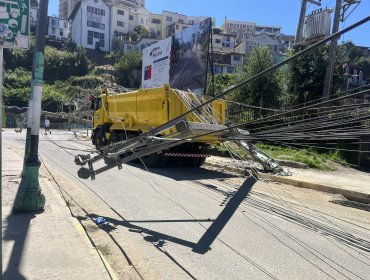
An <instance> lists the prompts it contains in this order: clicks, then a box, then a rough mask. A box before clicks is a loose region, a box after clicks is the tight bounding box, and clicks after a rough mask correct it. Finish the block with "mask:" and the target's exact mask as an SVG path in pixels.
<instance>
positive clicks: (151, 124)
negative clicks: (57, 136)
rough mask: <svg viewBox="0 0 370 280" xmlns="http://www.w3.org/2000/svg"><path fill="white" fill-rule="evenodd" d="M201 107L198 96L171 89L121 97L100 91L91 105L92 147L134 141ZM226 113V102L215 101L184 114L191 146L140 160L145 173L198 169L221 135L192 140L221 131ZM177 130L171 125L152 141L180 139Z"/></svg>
mask: <svg viewBox="0 0 370 280" xmlns="http://www.w3.org/2000/svg"><path fill="white" fill-rule="evenodd" d="M204 101H205V97H204V96H202V95H198V94H193V93H191V92H184V91H179V90H175V89H171V88H170V87H169V86H168V85H164V86H163V87H160V88H150V89H139V90H137V91H131V92H123V93H110V92H109V91H108V89H104V90H103V91H102V94H101V95H100V96H99V98H96V99H93V100H92V102H93V103H92V105H93V106H92V107H93V109H94V110H95V112H94V119H93V133H92V136H91V139H92V143H93V144H94V145H95V146H96V148H97V149H98V150H100V149H102V148H103V147H104V146H107V145H110V144H112V143H118V142H122V141H125V140H128V139H133V138H136V137H138V136H140V135H142V134H145V133H147V132H150V131H152V130H153V129H154V128H157V127H161V126H163V125H165V124H166V123H168V122H169V121H171V120H173V119H175V118H176V117H178V116H180V115H182V114H183V113H185V112H187V111H189V110H190V109H192V108H194V107H196V106H197V105H199V104H201V103H203V102H204ZM226 110H227V102H226V101H225V100H221V99H217V100H214V101H212V102H211V103H210V104H208V105H207V106H204V107H202V108H201V109H199V110H196V111H194V112H192V113H190V114H188V115H187V116H186V121H185V122H184V125H186V127H187V128H188V130H187V132H188V133H187V134H186V137H187V138H188V139H189V141H185V143H181V144H180V145H176V146H173V147H170V148H168V149H165V150H158V151H156V152H153V153H152V154H150V155H145V156H143V157H140V158H141V159H142V160H143V161H144V163H145V164H146V165H147V166H148V167H156V166H163V165H165V164H166V163H171V164H180V165H182V166H198V167H199V166H201V165H202V164H203V163H204V161H205V158H206V157H207V156H208V155H207V148H208V147H209V145H210V144H213V143H220V142H221V140H220V137H219V136H220V135H217V133H216V134H212V135H207V136H203V137H199V138H196V139H194V141H192V140H190V139H191V138H192V137H194V136H197V135H200V134H204V133H205V132H206V131H210V130H219V129H222V128H224V127H225V126H223V125H224V124H225V121H226ZM189 124H190V125H191V128H190V127H189ZM184 125H183V126H184ZM181 127H182V126H181V125H179V124H177V125H170V126H169V127H168V128H167V129H164V130H161V131H160V132H159V133H157V134H156V135H155V136H158V137H161V138H162V139H164V138H166V139H172V140H173V139H179V138H180V137H182V138H183V137H184V134H183V133H181V132H180V130H182V131H183V129H181ZM189 131H190V133H189Z"/></svg>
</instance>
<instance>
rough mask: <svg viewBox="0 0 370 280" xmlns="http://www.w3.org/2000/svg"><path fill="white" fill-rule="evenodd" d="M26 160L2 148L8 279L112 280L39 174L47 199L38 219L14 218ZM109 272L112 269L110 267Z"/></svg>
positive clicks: (31, 216)
mask: <svg viewBox="0 0 370 280" xmlns="http://www.w3.org/2000/svg"><path fill="white" fill-rule="evenodd" d="M22 164H23V156H22V155H20V154H19V151H15V150H14V149H12V148H10V147H9V146H7V145H6V144H5V143H3V159H2V165H1V168H2V188H3V190H2V191H3V201H2V211H3V212H2V219H3V224H2V228H3V236H2V237H3V278H4V279H12V280H13V279H14V280H17V279H91V280H92V279H96V280H100V279H113V278H111V277H110V276H109V273H108V272H107V268H106V265H107V264H104V263H103V261H104V257H102V258H101V257H100V256H99V254H98V251H97V250H96V249H95V248H94V247H93V245H92V244H91V243H90V241H89V239H88V238H87V236H86V234H85V232H84V230H83V228H82V226H81V225H80V224H79V222H78V221H77V219H75V218H73V217H72V216H71V214H70V212H69V210H68V207H67V206H66V204H65V202H64V201H63V199H62V198H61V196H60V194H59V193H58V189H57V188H56V187H55V186H53V185H52V184H51V183H50V182H49V181H48V179H47V178H46V177H45V176H44V174H42V171H40V185H41V188H42V192H43V194H44V195H45V197H46V205H45V211H44V212H43V213H40V214H32V213H24V214H12V207H13V203H14V199H15V195H16V192H17V190H18V186H19V182H20V174H21V171H22ZM108 269H109V265H108Z"/></svg>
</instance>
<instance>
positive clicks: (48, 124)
mask: <svg viewBox="0 0 370 280" xmlns="http://www.w3.org/2000/svg"><path fill="white" fill-rule="evenodd" d="M48 132H49V133H50V134H51V131H50V121H49V119H48V117H45V135H46V134H48Z"/></svg>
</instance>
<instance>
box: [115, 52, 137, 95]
mask: <svg viewBox="0 0 370 280" xmlns="http://www.w3.org/2000/svg"><path fill="white" fill-rule="evenodd" d="M141 65H142V57H141V53H140V52H136V51H130V52H127V53H126V54H124V55H123V56H122V57H121V59H120V60H119V61H118V62H117V63H116V64H115V65H114V68H115V69H116V71H117V78H118V80H119V83H120V84H121V85H123V86H125V87H134V88H138V87H139V86H140V84H141Z"/></svg>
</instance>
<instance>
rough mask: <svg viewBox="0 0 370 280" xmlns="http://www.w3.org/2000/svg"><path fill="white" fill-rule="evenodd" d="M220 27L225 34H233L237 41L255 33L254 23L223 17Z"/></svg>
mask: <svg viewBox="0 0 370 280" xmlns="http://www.w3.org/2000/svg"><path fill="white" fill-rule="evenodd" d="M221 29H222V30H223V32H224V33H226V34H232V35H235V36H236V40H237V42H241V41H242V40H243V39H244V38H246V37H250V36H253V35H255V34H256V23H254V22H246V21H236V20H228V19H227V18H225V21H224V23H223V24H222V25H221Z"/></svg>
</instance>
